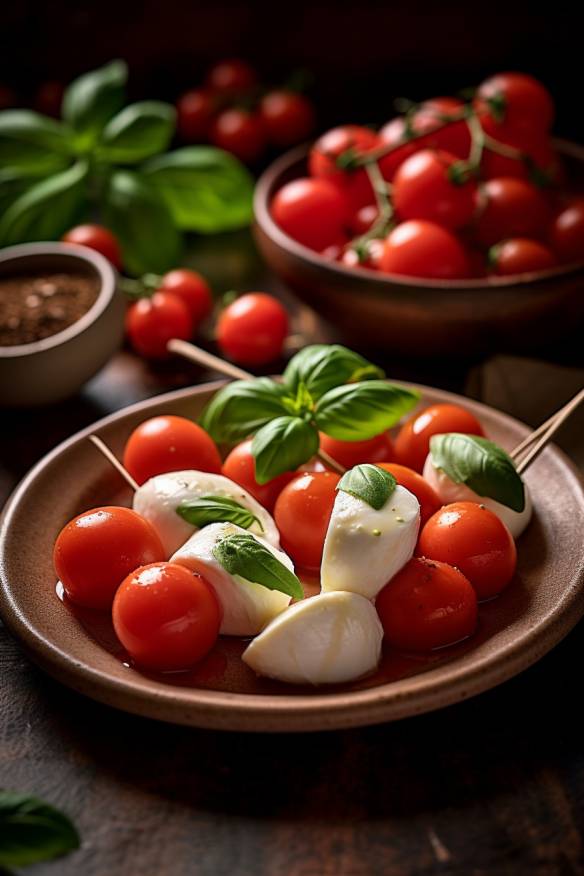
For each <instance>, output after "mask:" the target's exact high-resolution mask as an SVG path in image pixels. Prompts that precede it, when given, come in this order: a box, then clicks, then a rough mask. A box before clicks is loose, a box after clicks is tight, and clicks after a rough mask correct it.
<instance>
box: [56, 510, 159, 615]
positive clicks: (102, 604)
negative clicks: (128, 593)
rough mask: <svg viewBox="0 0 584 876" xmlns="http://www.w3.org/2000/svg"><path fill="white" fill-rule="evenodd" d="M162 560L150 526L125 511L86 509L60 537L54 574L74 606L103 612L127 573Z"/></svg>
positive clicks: (70, 522)
mask: <svg viewBox="0 0 584 876" xmlns="http://www.w3.org/2000/svg"><path fill="white" fill-rule="evenodd" d="M163 559H164V548H163V547H162V542H161V541H160V538H159V537H158V533H157V532H156V530H155V529H154V527H153V526H152V524H151V523H149V522H148V521H147V520H144V518H143V517H140V515H139V514H136V512H135V511H131V510H130V509H129V508H118V507H116V506H105V507H103V508H93V509H92V510H91V511H85V512H84V513H83V514H79V516H78V517H75V518H73V520H71V521H69V523H67V524H66V525H65V526H64V527H63V529H62V530H61V532H60V533H59V535H58V538H57V541H56V542H55V548H54V552H53V563H54V566H55V571H56V572H57V575H58V576H59V578H60V579H61V582H62V584H63V587H64V589H65V593H66V594H67V596H68V597H69V599H70V600H71V602H74V603H75V604H76V605H82V606H84V607H85V608H95V609H100V610H107V609H109V608H110V607H111V604H112V600H113V598H114V594H115V592H116V590H117V589H118V587H119V586H120V584H121V583H122V581H123V580H124V578H125V577H126V575H128V574H129V573H130V572H133V571H134V569H136V568H137V567H138V566H143V565H144V564H145V563H156V562H158V561H159V560H163Z"/></svg>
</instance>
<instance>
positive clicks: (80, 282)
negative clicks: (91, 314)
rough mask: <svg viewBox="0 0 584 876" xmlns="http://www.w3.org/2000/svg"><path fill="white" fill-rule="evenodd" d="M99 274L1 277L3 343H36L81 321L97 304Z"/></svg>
mask: <svg viewBox="0 0 584 876" xmlns="http://www.w3.org/2000/svg"><path fill="white" fill-rule="evenodd" d="M98 294H99V281H98V279H97V277H92V276H88V275H86V274H82V273H48V272H47V273H42V274H40V273H39V274H20V275H15V276H12V277H3V278H0V346H2V347H14V346H18V345H21V344H32V343H34V342H35V341H40V340H42V339H43V338H48V337H51V336H52V335H56V334H57V333H58V332H61V331H63V329H66V328H67V327H68V326H70V325H72V324H73V323H74V322H77V320H78V319H80V318H81V317H82V316H83V315H84V314H85V313H87V311H88V310H89V309H90V308H91V307H92V306H93V304H95V301H96V300H97V296H98Z"/></svg>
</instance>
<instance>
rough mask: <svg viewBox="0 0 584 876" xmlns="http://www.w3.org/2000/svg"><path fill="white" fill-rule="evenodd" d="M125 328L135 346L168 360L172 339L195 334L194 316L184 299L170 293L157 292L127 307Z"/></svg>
mask: <svg viewBox="0 0 584 876" xmlns="http://www.w3.org/2000/svg"><path fill="white" fill-rule="evenodd" d="M126 331H127V333H128V337H129V338H130V342H131V344H132V346H133V348H134V349H135V350H136V352H137V353H140V355H141V356H146V357H147V358H149V359H165V358H166V357H167V356H168V355H169V354H168V350H167V349H166V345H167V344H168V342H169V341H170V339H171V338H180V339H181V340H183V341H188V339H189V338H190V337H191V336H192V334H193V318H192V316H191V314H190V311H189V308H188V307H187V305H186V304H185V303H184V301H183V300H182V299H181V298H179V297H178V296H177V295H174V294H172V293H171V292H155V293H154V295H152V296H151V297H150V298H140V299H139V300H138V301H135V302H134V303H133V304H131V305H130V307H129V308H128V312H127V314H126Z"/></svg>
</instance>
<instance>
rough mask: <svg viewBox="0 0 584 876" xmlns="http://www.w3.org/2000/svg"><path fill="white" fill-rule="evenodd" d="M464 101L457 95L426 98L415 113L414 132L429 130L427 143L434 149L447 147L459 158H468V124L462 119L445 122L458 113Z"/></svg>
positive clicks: (425, 139) (448, 150)
mask: <svg viewBox="0 0 584 876" xmlns="http://www.w3.org/2000/svg"><path fill="white" fill-rule="evenodd" d="M463 109H464V103H463V102H462V101H461V100H458V98H456V97H433V98H431V99H430V100H425V101H424V102H423V103H422V104H421V105H420V107H419V109H418V111H417V112H416V113H415V114H414V117H413V119H412V129H413V131H414V133H419V132H422V131H427V132H428V133H427V136H426V137H424V141H425V143H427V144H428V145H429V146H431V147H432V148H433V149H445V150H446V151H447V152H450V153H451V154H452V155H455V156H456V157H457V158H463V159H464V158H468V156H469V154H470V147H471V135H470V131H469V129H468V125H467V124H466V122H465V121H464V119H461V120H460V121H457V122H451V123H450V124H446V123H445V118H446V117H448V116H450V117H452V116H456V115H458V114H459V113H460V112H461V111H462V110H463Z"/></svg>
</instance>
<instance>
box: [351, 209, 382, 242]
mask: <svg viewBox="0 0 584 876" xmlns="http://www.w3.org/2000/svg"><path fill="white" fill-rule="evenodd" d="M378 216H379V211H378V209H377V207H376V206H375V204H365V206H364V207H361V208H360V209H359V210H357V212H356V213H354V214H353V216H352V217H351V221H350V223H349V226H350V228H351V231H352V233H353V234H354V235H359V234H366V233H367V232H368V231H369V229H370V228H371V226H372V225H373V223H374V222H375V220H376V219H377V217H378Z"/></svg>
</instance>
